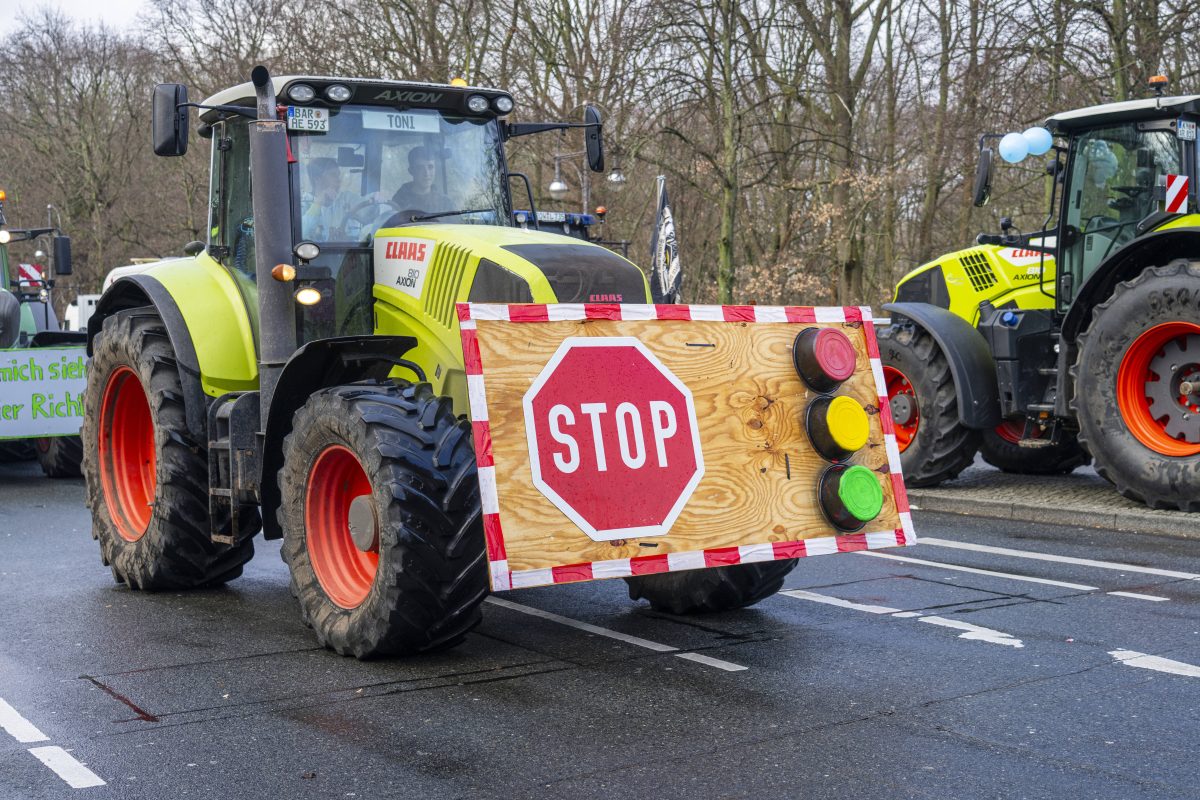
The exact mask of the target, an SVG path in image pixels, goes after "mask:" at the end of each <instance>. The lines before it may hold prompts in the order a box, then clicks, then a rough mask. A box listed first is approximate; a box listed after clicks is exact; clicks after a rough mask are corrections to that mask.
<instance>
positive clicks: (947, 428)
mask: <svg viewBox="0 0 1200 800" xmlns="http://www.w3.org/2000/svg"><path fill="white" fill-rule="evenodd" d="M879 355H880V358H881V360H882V361H883V374H884V380H885V381H886V382H887V392H888V400H889V403H890V405H891V411H892V423H893V425H894V426H895V430H896V444H897V446H898V447H899V449H900V467H901V469H902V470H903V472H904V482H905V483H906V484H908V485H909V486H936V485H937V484H939V483H941V482H942V481H947V480H950V479H951V478H953V477H955V476H956V475H958V473H960V472H962V471H963V470H964V469H965V468H966V467H967V466H968V465H970V463H971V462H972V461H973V460H974V459H975V452H976V451H977V450H978V449H979V431H975V430H971V429H970V428H968V427H966V426H965V425H963V424H962V422H961V421H960V420H959V418H958V396H957V394H955V391H954V377H953V376H952V375H951V373H950V364H949V362H947V361H946V356H945V355H944V354H943V353H942V350H941V348H940V347H938V344H937V342H935V341H934V340H933V337H932V336H930V335H929V334H928V333H926V332H925V331H923V330H921V328H919V327H918V326H916V325H913V324H899V325H892V326H890V327H887V328H884V329H883V330H881V331H880V332H879Z"/></svg>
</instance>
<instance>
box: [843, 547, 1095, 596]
mask: <svg viewBox="0 0 1200 800" xmlns="http://www.w3.org/2000/svg"><path fill="white" fill-rule="evenodd" d="M921 541H922V542H924V541H925V540H924V539H922V540H921ZM858 554H859V555H861V556H872V557H874V558H886V559H890V560H891V561H905V562H908V563H909V564H920V565H921V566H924V567H937V568H938V569H951V570H954V571H956V572H970V573H973V574H975V575H989V576H991V577H994V578H1008V579H1009V580H1013V581H1025V582H1027V583H1044V584H1046V585H1047V586H1061V587H1063V588H1064V589H1078V590H1079V591H1081V592H1096V591H1099V590H1100V587H1099V586H1084V585H1083V584H1082V583H1067V582H1066V581H1052V580H1050V579H1049V578H1033V577H1030V576H1028V575H1014V574H1012V573H1011V572H997V571H996V570H992V569H977V568H976V567H963V566H960V565H958V564H944V563H942V562H941V561H926V560H925V559H923V558H910V557H909V556H896V555H892V554H891V553H875V552H869V551H867V550H860V551H858Z"/></svg>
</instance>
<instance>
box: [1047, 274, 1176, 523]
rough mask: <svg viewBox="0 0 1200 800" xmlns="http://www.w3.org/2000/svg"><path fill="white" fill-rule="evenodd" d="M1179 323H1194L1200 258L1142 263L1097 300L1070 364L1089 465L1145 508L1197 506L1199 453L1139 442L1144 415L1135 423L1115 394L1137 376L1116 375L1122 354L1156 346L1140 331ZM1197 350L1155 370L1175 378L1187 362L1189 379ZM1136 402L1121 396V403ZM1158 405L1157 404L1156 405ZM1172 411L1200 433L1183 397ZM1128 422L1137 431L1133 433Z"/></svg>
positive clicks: (1133, 385) (1128, 356) (1126, 356)
mask: <svg viewBox="0 0 1200 800" xmlns="http://www.w3.org/2000/svg"><path fill="white" fill-rule="evenodd" d="M1179 323H1182V324H1183V325H1184V326H1190V327H1191V328H1192V331H1191V332H1190V333H1191V335H1195V331H1200V262H1196V261H1192V262H1188V261H1185V260H1179V261H1173V262H1171V263H1170V264H1168V265H1167V266H1165V267H1148V268H1147V269H1145V270H1143V271H1142V273H1141V274H1140V275H1138V276H1137V277H1136V278H1134V279H1133V280H1130V281H1125V282H1123V283H1121V284H1119V285H1118V286H1117V287H1116V289H1115V290H1114V291H1113V294H1112V296H1111V297H1110V298H1109V299H1108V300H1106V301H1105V302H1103V303H1101V304H1100V305H1098V306H1096V308H1095V309H1094V311H1093V313H1092V321H1091V324H1090V325H1089V326H1088V328H1087V330H1086V331H1085V332H1084V333H1082V334H1080V336H1079V339H1078V346H1079V355H1078V357H1077V358H1076V361H1075V365H1074V366H1073V367H1072V369H1071V375H1072V377H1073V378H1074V380H1075V394H1074V397H1073V398H1072V401H1071V407H1072V409H1074V411H1075V414H1076V416H1077V418H1078V421H1079V441H1080V443H1081V444H1083V446H1084V447H1086V448H1087V449H1088V450H1089V451H1090V452H1091V454H1092V457H1093V458H1094V459H1095V460H1096V471H1097V472H1098V473H1100V474H1101V475H1103V476H1104V477H1105V478H1107V479H1108V480H1109V481H1111V482H1112V483H1113V485H1114V486H1116V488H1117V491H1119V492H1120V493H1121V494H1122V495H1124V496H1125V497H1128V498H1130V499H1131V500H1136V501H1138V502H1141V503H1145V504H1146V505H1147V506H1150V507H1151V508H1173V509H1179V510H1181V511H1200V453H1198V452H1191V453H1188V452H1186V451H1187V448H1182V449H1183V450H1184V453H1183V454H1178V455H1172V454H1167V453H1164V452H1162V450H1168V449H1172V448H1171V447H1170V442H1169V441H1168V443H1167V445H1168V446H1165V447H1163V446H1160V447H1159V449H1157V450H1156V449H1154V448H1152V447H1151V446H1149V445H1148V444H1146V443H1144V441H1143V440H1144V439H1147V438H1149V439H1151V440H1152V441H1153V438H1152V437H1148V436H1147V434H1146V433H1145V430H1146V425H1145V421H1144V420H1143V421H1142V422H1141V424H1139V418H1138V415H1137V414H1136V413H1135V412H1133V411H1129V413H1128V416H1127V414H1126V412H1125V411H1123V409H1122V401H1121V400H1120V399H1119V398H1120V396H1121V395H1122V391H1123V389H1124V390H1125V391H1126V392H1130V391H1132V392H1134V393H1135V394H1136V393H1137V391H1138V390H1139V387H1138V385H1137V381H1136V380H1129V381H1126V382H1125V384H1124V385H1122V382H1121V381H1120V380H1119V379H1118V376H1119V374H1120V371H1121V366H1122V363H1123V361H1125V360H1126V359H1136V358H1137V353H1138V351H1139V350H1140V351H1142V352H1143V353H1147V352H1153V351H1159V350H1161V348H1158V347H1152V348H1149V349H1146V348H1144V347H1141V346H1139V344H1140V343H1142V342H1145V341H1147V340H1146V339H1143V338H1142V337H1143V335H1144V334H1147V333H1148V332H1149V331H1151V330H1152V329H1158V330H1159V331H1163V330H1166V328H1164V327H1163V326H1165V325H1168V324H1175V325H1173V326H1172V327H1176V326H1178V324H1179ZM1153 335H1154V334H1151V336H1153ZM1194 341H1195V340H1194V339H1193V342H1194ZM1197 350H1198V351H1200V348H1198V349H1197ZM1198 351H1193V350H1192V349H1191V348H1190V347H1189V348H1187V352H1186V354H1184V357H1183V358H1182V359H1179V362H1180V363H1179V364H1177V365H1172V366H1174V367H1177V368H1178V371H1176V372H1174V373H1173V374H1172V373H1171V371H1170V370H1169V369H1168V370H1164V374H1162V375H1157V373H1155V374H1156V376H1157V377H1158V379H1159V380H1161V381H1178V380H1179V379H1180V378H1181V377H1184V376H1183V375H1182V373H1183V372H1184V371H1185V370H1186V371H1188V375H1187V377H1189V379H1191V376H1194V375H1196V374H1198V370H1200V367H1198V366H1197V365H1198V364H1200V352H1198ZM1143 372H1144V370H1143ZM1130 377H1132V376H1130ZM1145 377H1146V376H1145V375H1143V376H1142V379H1143V386H1142V387H1140V391H1141V393H1142V394H1143V396H1144V395H1145V392H1146V391H1147V389H1146V388H1145V387H1146V386H1149V385H1150V384H1149V383H1146V382H1144V379H1145ZM1176 394H1177V392H1176ZM1193 396H1194V395H1193ZM1135 405H1136V403H1127V404H1126V409H1132V408H1133V407H1134V406H1135ZM1159 411H1162V409H1159V410H1158V411H1156V412H1155V413H1158V412H1159ZM1175 412H1176V413H1178V414H1179V418H1180V419H1181V420H1186V422H1184V425H1186V426H1187V427H1188V429H1189V431H1190V434H1191V438H1192V440H1193V442H1195V441H1196V439H1197V438H1200V437H1198V436H1197V434H1198V433H1200V430H1198V426H1200V416H1198V415H1197V414H1196V413H1195V412H1194V411H1192V410H1191V409H1188V408H1184V407H1183V406H1182V405H1180V407H1179V408H1178V409H1175ZM1147 413H1149V412H1147ZM1163 418H1165V417H1163ZM1131 428H1138V429H1139V430H1140V431H1142V433H1141V436H1140V438H1139V435H1138V434H1136V433H1135V432H1134V430H1133V429H1131ZM1167 438H1168V439H1170V437H1167ZM1192 450H1195V445H1194V444H1193V447H1192Z"/></svg>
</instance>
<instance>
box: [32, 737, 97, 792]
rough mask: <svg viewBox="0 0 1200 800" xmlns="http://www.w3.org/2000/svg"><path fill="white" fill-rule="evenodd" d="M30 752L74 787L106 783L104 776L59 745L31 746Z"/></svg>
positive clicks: (80, 787)
mask: <svg viewBox="0 0 1200 800" xmlns="http://www.w3.org/2000/svg"><path fill="white" fill-rule="evenodd" d="M29 752H30V753H33V755H34V757H36V758H37V760H38V761H41V762H42V763H43V764H45V765H46V766H47V767H49V768H50V769H52V770H54V774H56V775H57V776H58V777H60V778H62V779H63V780H64V781H66V782H67V785H68V786H70V787H71V788H72V789H87V788H89V787H91V786H104V785H105V782H104V779H103V778H101V777H100V776H99V775H97V774H96V773H94V772H92V771H91V770H90V769H88V768H87V767H85V766H84V765H83V764H82V763H80V762H79V761H77V760H76V759H75V757H74V756H73V755H71V754H70V753H68V752H67V751H66V750H63V749H62V748H61V747H58V746H57V745H52V746H48V747H31V748H29Z"/></svg>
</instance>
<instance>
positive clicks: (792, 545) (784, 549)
mask: <svg viewBox="0 0 1200 800" xmlns="http://www.w3.org/2000/svg"><path fill="white" fill-rule="evenodd" d="M771 549H772V550H774V551H775V558H804V557H805V556H807V555H808V550H807V548H805V546H804V542H771Z"/></svg>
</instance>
